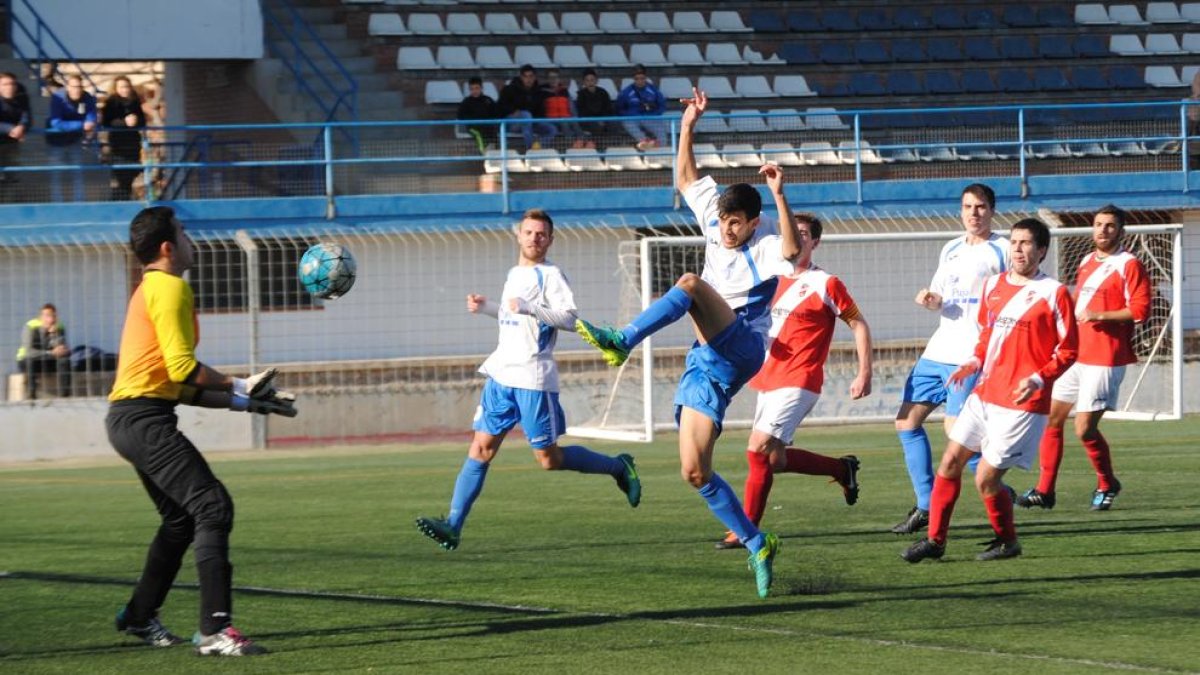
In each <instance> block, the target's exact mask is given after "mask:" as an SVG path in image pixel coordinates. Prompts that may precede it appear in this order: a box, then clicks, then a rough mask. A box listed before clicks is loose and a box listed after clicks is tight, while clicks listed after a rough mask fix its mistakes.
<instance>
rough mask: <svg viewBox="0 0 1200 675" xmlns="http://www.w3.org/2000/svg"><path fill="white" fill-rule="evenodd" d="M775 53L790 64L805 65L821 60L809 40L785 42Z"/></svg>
mask: <svg viewBox="0 0 1200 675" xmlns="http://www.w3.org/2000/svg"><path fill="white" fill-rule="evenodd" d="M776 53H777V54H778V55H779V58H781V59H783V60H784V61H787V62H788V63H791V64H798V65H805V66H807V65H814V64H817V63H820V62H821V59H820V58H818V57H817V51H816V50H815V49H813V45H812V43H811V42H785V43H783V45H782V46H781V47H780V48H779V51H778V52H776Z"/></svg>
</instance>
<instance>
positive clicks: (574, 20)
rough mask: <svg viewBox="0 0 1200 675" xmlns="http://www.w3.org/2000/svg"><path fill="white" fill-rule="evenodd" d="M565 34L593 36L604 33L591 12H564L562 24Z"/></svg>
mask: <svg viewBox="0 0 1200 675" xmlns="http://www.w3.org/2000/svg"><path fill="white" fill-rule="evenodd" d="M560 25H561V26H562V29H563V32H566V33H570V34H571V35H591V34H595V33H600V32H602V31H601V30H600V29H599V28H597V27H596V21H595V20H594V19H592V14H591V12H563V14H562V19H561V22H560Z"/></svg>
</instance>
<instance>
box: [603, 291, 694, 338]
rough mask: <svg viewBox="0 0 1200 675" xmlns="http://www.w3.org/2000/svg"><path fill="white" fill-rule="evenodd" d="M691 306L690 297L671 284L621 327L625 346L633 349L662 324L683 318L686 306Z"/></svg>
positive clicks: (668, 323) (665, 324)
mask: <svg viewBox="0 0 1200 675" xmlns="http://www.w3.org/2000/svg"><path fill="white" fill-rule="evenodd" d="M691 306H692V297H691V296H690V295H688V294H687V291H684V290H683V289H682V288H680V287H678V286H672V287H671V290H669V291H667V292H666V294H665V295H663V296H662V297H661V298H659V299H657V300H655V301H654V302H652V303H650V306H649V307H647V308H646V309H645V310H643V311H642V313H641V314H638V315H637V316H635V317H633V321H631V322H630V323H629V325H628V326H625V327H624V328H622V329H621V335H622V336H623V337H624V338H625V347H626V348H627V349H633V348H634V346H635V345H637V344H638V343H639V342H641V341H642V340H645V339H646V338H647V337H649V336H651V335H653V334H654V333H656V332H657V331H658V330H659V329H661V328H663V327H664V326H669V325H671V324H673V323H675V322H676V321H678V320H680V319H682V318H683V315H684V314H687V311H688V308H689V307H691Z"/></svg>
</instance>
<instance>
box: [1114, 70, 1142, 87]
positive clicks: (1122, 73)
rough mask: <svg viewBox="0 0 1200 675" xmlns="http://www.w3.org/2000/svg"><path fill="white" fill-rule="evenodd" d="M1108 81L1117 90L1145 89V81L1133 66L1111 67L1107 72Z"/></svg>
mask: <svg viewBox="0 0 1200 675" xmlns="http://www.w3.org/2000/svg"><path fill="white" fill-rule="evenodd" d="M1108 81H1109V82H1110V83H1111V84H1112V86H1114V87H1116V88H1117V89H1145V88H1146V79H1145V77H1143V75H1142V72H1141V70H1140V69H1139V68H1136V67H1134V66H1113V67H1112V68H1111V69H1110V70H1109V71H1108Z"/></svg>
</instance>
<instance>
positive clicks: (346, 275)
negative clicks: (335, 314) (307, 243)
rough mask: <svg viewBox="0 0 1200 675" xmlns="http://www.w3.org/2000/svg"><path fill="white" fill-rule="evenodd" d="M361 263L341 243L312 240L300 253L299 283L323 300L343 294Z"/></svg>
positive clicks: (350, 284) (348, 288) (352, 280)
mask: <svg viewBox="0 0 1200 675" xmlns="http://www.w3.org/2000/svg"><path fill="white" fill-rule="evenodd" d="M357 271H358V264H357V263H355V262H354V256H353V255H351V253H350V249H348V248H346V247H345V246H342V245H341V244H313V245H312V246H311V247H309V249H308V250H307V251H305V252H304V255H303V256H301V257H300V283H301V284H304V290H306V291H308V292H309V293H312V294H313V295H314V296H315V297H318V298H321V299H324V300H333V299H334V298H340V297H342V296H343V295H345V294H346V293H348V292H349V291H350V288H351V287H352V286H354V277H355V274H356V272H357Z"/></svg>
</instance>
